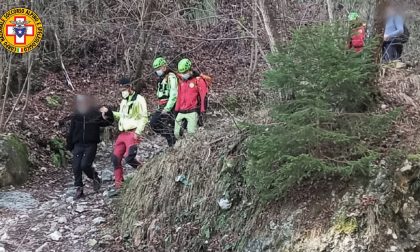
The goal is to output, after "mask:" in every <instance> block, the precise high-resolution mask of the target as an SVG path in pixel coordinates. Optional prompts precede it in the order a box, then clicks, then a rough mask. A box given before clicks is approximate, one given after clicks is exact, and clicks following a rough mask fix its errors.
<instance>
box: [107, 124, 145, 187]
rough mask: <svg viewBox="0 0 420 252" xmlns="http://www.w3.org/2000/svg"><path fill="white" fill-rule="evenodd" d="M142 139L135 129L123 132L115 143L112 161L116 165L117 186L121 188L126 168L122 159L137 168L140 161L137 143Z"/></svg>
mask: <svg viewBox="0 0 420 252" xmlns="http://www.w3.org/2000/svg"><path fill="white" fill-rule="evenodd" d="M139 143H140V141H139V140H138V139H137V137H136V133H134V132H133V131H128V132H121V133H120V134H119V135H118V138H117V140H116V141H115V144H114V153H113V154H112V163H113V165H114V176H115V187H116V188H120V187H121V185H122V182H123V181H124V170H123V166H122V160H123V158H124V159H125V162H126V163H127V164H129V165H130V166H132V167H133V168H137V166H139V164H140V163H139V161H138V160H137V159H136V156H137V145H138V144H139Z"/></svg>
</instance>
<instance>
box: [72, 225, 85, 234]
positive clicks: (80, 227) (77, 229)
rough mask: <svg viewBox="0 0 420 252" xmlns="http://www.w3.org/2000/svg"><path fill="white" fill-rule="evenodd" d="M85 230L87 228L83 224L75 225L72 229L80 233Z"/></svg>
mask: <svg viewBox="0 0 420 252" xmlns="http://www.w3.org/2000/svg"><path fill="white" fill-rule="evenodd" d="M86 230H87V227H86V226H84V225H80V226H77V227H76V228H75V229H74V233H75V234H81V233H84V232H86Z"/></svg>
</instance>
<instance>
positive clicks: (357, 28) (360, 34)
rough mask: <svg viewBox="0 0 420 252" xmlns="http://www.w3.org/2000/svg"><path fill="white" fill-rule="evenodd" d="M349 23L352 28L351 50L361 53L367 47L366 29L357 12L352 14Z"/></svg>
mask: <svg viewBox="0 0 420 252" xmlns="http://www.w3.org/2000/svg"><path fill="white" fill-rule="evenodd" d="M349 21H350V28H351V31H350V32H351V34H350V36H351V37H350V41H349V49H354V51H355V52H361V51H363V47H364V46H365V36H366V27H365V25H364V24H363V22H362V21H361V19H360V17H359V14H357V13H356V12H352V13H350V15H349Z"/></svg>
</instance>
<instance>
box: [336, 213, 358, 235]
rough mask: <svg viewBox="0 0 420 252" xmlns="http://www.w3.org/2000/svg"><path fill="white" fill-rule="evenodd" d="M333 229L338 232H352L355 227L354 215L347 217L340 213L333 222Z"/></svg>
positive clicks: (356, 226)
mask: <svg viewBox="0 0 420 252" xmlns="http://www.w3.org/2000/svg"><path fill="white" fill-rule="evenodd" d="M333 228H334V230H335V231H336V232H337V233H339V234H347V235H349V234H352V233H354V232H355V231H356V230H357V228H358V225H357V220H356V218H355V217H347V216H345V215H340V216H339V217H338V218H337V219H336V220H335V223H334V226H333Z"/></svg>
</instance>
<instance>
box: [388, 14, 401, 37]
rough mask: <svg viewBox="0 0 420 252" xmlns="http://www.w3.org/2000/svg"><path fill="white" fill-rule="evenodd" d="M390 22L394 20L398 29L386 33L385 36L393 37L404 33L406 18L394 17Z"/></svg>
mask: <svg viewBox="0 0 420 252" xmlns="http://www.w3.org/2000/svg"><path fill="white" fill-rule="evenodd" d="M388 22H394V25H395V28H396V30H395V31H393V32H391V33H389V34H385V37H387V38H390V39H392V38H396V37H398V36H401V35H402V34H404V19H403V18H402V17H401V16H397V17H394V18H393V19H392V20H390V21H388Z"/></svg>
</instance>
